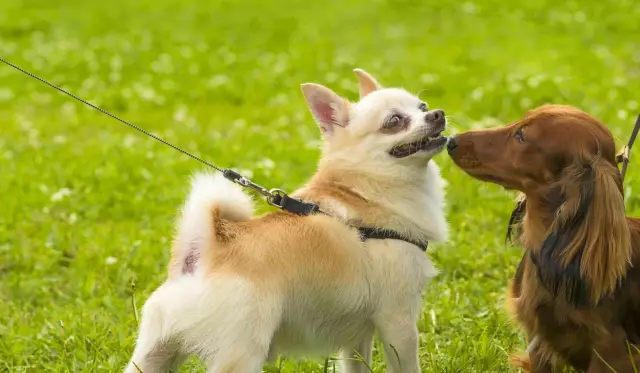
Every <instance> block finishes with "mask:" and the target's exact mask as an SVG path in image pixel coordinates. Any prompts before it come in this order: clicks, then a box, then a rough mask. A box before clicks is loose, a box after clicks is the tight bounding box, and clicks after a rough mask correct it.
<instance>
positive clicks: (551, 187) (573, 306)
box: [450, 105, 640, 373]
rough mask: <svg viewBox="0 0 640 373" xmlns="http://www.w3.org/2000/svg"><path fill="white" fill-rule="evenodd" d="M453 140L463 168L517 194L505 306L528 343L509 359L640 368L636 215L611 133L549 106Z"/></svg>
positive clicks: (629, 372) (627, 371) (531, 366)
mask: <svg viewBox="0 0 640 373" xmlns="http://www.w3.org/2000/svg"><path fill="white" fill-rule="evenodd" d="M454 140H455V143H456V147H455V148H453V149H451V151H450V153H451V156H452V158H453V160H454V161H455V163H456V164H457V165H458V166H460V167H461V168H462V169H463V170H464V171H466V172H467V173H468V174H470V175H471V176H474V177H476V178H478V179H481V180H485V181H491V182H494V183H497V184H500V185H502V186H504V187H506V188H509V189H516V190H519V191H520V192H522V193H523V194H524V198H525V199H524V201H523V204H521V205H519V207H517V208H516V210H515V211H514V214H513V215H512V223H514V224H515V225H516V228H518V233H519V234H518V237H517V239H518V241H519V242H520V243H521V244H522V246H523V247H524V249H525V253H524V255H523V258H522V261H521V263H520V265H519V266H518V270H517V271H516V275H515V278H514V281H512V282H511V284H510V285H509V290H508V299H507V309H508V311H509V313H510V314H511V316H512V317H513V319H514V321H516V322H517V323H518V324H519V325H520V326H521V327H522V329H523V330H524V332H525V333H526V334H527V335H528V341H529V348H528V351H527V353H524V354H519V355H514V356H512V357H511V359H510V362H511V363H512V364H513V365H515V366H517V367H519V368H521V369H523V370H524V371H527V372H537V373H540V372H559V371H561V369H562V367H563V366H565V365H570V366H572V367H573V368H575V369H577V370H578V371H586V372H588V373H600V372H602V373H604V372H611V371H612V370H611V369H612V368H613V371H615V372H618V373H636V372H639V371H640V350H638V348H640V219H636V218H630V217H626V216H625V207H624V195H623V189H622V182H621V177H620V172H619V170H618V168H617V164H616V157H615V143H614V141H613V136H612V135H611V133H610V131H609V130H608V129H607V128H606V127H605V126H604V125H603V124H602V123H600V122H599V121H598V120H597V119H595V118H594V117H592V116H590V115H589V114H587V113H585V112H583V111H580V110H578V109H576V108H573V107H569V106H561V105H547V106H543V107H540V108H538V109H535V110H533V111H531V112H529V113H527V115H525V117H524V118H522V119H521V120H518V121H516V122H513V123H510V124H508V125H507V126H504V127H500V128H492V129H486V130H475V131H469V132H466V133H462V134H459V135H457V136H456V137H455V139H454ZM513 228H514V227H510V229H513Z"/></svg>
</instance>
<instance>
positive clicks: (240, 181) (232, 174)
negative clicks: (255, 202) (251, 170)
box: [222, 168, 273, 201]
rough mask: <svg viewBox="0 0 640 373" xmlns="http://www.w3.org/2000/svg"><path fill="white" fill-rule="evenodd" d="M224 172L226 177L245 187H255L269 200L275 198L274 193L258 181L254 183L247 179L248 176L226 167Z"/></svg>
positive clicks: (254, 188)
mask: <svg viewBox="0 0 640 373" xmlns="http://www.w3.org/2000/svg"><path fill="white" fill-rule="evenodd" d="M222 174H223V175H224V177H226V178H227V179H229V180H231V181H233V182H234V183H236V184H238V185H240V186H243V187H245V188H249V189H253V190H255V191H256V192H258V193H260V194H262V195H263V196H265V197H267V201H269V199H271V198H273V194H271V192H270V191H268V190H267V188H265V187H263V186H262V185H258V184H256V183H254V182H253V181H251V180H249V179H247V178H246V177H244V176H242V175H240V174H239V173H237V172H235V171H234V170H231V169H228V168H227V169H225V170H224V171H223V172H222Z"/></svg>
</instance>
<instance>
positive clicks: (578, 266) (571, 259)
mask: <svg viewBox="0 0 640 373" xmlns="http://www.w3.org/2000/svg"><path fill="white" fill-rule="evenodd" d="M558 188H560V193H561V195H562V196H563V198H564V201H563V202H562V204H561V205H560V207H559V208H558V210H557V212H556V217H555V220H554V221H553V223H552V225H551V228H550V233H549V235H548V236H547V238H546V239H545V241H544V242H543V244H542V247H541V248H540V250H539V251H538V252H537V253H536V258H535V259H534V261H536V262H537V263H536V264H537V267H538V271H539V275H540V277H541V279H542V280H543V281H544V282H545V285H546V286H547V288H548V289H550V290H552V292H553V293H554V294H555V295H557V296H563V297H565V298H566V299H567V300H569V301H571V302H572V303H574V304H585V303H592V304H593V303H597V302H598V301H599V300H600V299H601V298H602V297H603V296H606V295H608V294H611V293H612V292H614V291H615V290H616V288H617V286H618V285H619V284H620V281H622V280H623V279H624V276H625V275H626V273H627V269H628V266H629V264H630V258H631V238H630V234H629V226H628V223H627V220H626V216H625V209H624V196H623V193H622V188H621V180H620V173H619V172H618V169H617V168H616V167H615V166H614V165H612V164H610V163H609V162H607V161H605V160H604V159H602V158H597V159H596V160H595V161H593V162H592V163H590V164H586V165H585V164H584V163H582V162H576V163H575V164H574V165H572V166H570V167H568V168H567V169H565V170H564V174H563V177H562V180H561V181H560V183H559V184H558Z"/></svg>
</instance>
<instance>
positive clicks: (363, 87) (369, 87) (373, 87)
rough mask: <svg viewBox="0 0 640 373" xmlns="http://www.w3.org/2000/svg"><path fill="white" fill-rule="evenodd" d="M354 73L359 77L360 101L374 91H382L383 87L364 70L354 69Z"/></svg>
mask: <svg viewBox="0 0 640 373" xmlns="http://www.w3.org/2000/svg"><path fill="white" fill-rule="evenodd" d="M353 72H354V73H355V74H356V76H357V77H358V85H359V90H360V99H362V98H363V97H365V96H366V95H368V94H369V93H371V92H373V91H377V90H378V89H381V88H382V86H381V85H380V83H378V81H377V80H375V79H374V78H373V76H371V75H370V74H369V73H367V72H366V71H364V70H362V69H354V70H353Z"/></svg>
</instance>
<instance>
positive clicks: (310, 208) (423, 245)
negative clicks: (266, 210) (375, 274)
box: [225, 173, 429, 251]
mask: <svg viewBox="0 0 640 373" xmlns="http://www.w3.org/2000/svg"><path fill="white" fill-rule="evenodd" d="M225 176H226V173H225ZM269 203H271V204H272V205H275V206H277V207H279V208H281V209H282V210H284V211H288V212H290V213H293V214H296V215H300V216H309V215H312V214H317V213H320V214H325V215H327V216H330V215H329V214H327V213H326V212H323V211H321V210H320V207H319V206H318V205H316V204H315V203H313V202H307V201H303V200H300V199H297V198H293V197H290V196H288V195H287V194H277V195H275V196H274V197H273V199H272V200H271V201H270V202H269ZM354 228H356V229H357V230H358V234H359V235H360V240H362V241H366V240H400V241H404V242H408V243H410V244H412V245H415V246H418V247H419V248H420V250H422V251H427V248H428V247H429V241H416V240H413V239H411V238H409V237H407V236H406V235H404V234H402V233H400V232H397V231H394V230H392V229H386V228H372V227H355V226H354Z"/></svg>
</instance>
